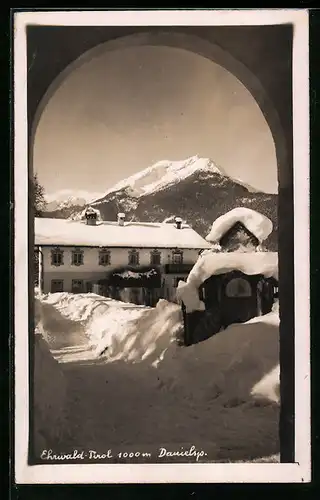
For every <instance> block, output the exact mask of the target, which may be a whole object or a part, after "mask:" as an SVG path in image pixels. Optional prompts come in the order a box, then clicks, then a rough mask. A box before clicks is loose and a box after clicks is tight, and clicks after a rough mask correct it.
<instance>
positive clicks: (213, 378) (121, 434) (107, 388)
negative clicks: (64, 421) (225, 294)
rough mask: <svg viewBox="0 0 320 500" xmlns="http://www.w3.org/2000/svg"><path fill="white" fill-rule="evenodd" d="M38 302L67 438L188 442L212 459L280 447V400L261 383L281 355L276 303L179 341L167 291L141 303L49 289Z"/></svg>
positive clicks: (177, 318) (93, 444)
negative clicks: (63, 397)
mask: <svg viewBox="0 0 320 500" xmlns="http://www.w3.org/2000/svg"><path fill="white" fill-rule="evenodd" d="M39 304H40V307H41V309H42V312H41V316H42V326H43V329H44V330H46V332H47V338H49V339H51V340H50V345H51V350H52V352H53V354H54V356H55V357H56V358H57V359H59V361H60V362H61V363H60V366H61V367H63V370H64V373H65V375H66V377H67V379H68V382H69V385H70V386H71V390H70V392H69V394H70V396H69V397H70V398H71V399H70V401H69V407H70V411H69V414H70V415H72V418H71V420H69V423H68V426H69V427H68V431H69V433H70V435H71V436H73V438H72V439H73V440H71V441H70V446H71V447H72V446H73V447H74V446H76V447H77V448H79V447H80V445H81V446H83V447H84V448H86V449H88V448H90V449H96V450H102V451H103V449H104V447H105V446H108V447H109V446H111V445H112V446H114V447H115V446H119V447H121V446H125V448H126V449H131V448H132V449H133V448H134V446H136V443H140V444H141V445H143V446H144V447H146V449H148V447H152V446H153V447H154V446H163V445H164V443H168V447H169V446H171V447H172V446H173V447H175V448H177V446H178V445H179V446H180V445H181V443H182V444H183V445H184V446H187V445H188V446H189V445H192V444H194V445H196V446H200V445H201V446H202V449H205V450H207V451H208V454H209V455H208V456H209V457H210V459H211V460H242V459H248V460H249V459H253V458H257V457H259V456H260V457H261V456H266V455H272V454H275V453H277V452H278V416H279V415H278V413H279V410H278V403H277V401H276V400H275V398H274V394H273V392H272V390H269V389H270V387H274V385H275V384H274V382H276V375H277V373H276V370H275V367H276V366H277V365H278V362H279V361H278V359H279V352H278V349H279V333H278V324H279V316H278V311H277V308H276V307H275V308H274V310H273V311H272V312H271V313H269V314H268V315H266V316H262V317H259V318H255V320H254V321H253V320H251V321H250V322H248V323H246V324H241V325H232V326H230V327H229V328H227V329H226V330H225V331H223V332H221V333H219V334H217V335H215V336H213V337H211V338H210V339H208V340H206V341H204V342H201V343H199V344H196V345H193V346H190V347H181V346H179V345H178V344H177V343H176V341H175V340H176V338H177V337H178V336H180V334H181V332H182V328H183V325H182V315H181V310H180V308H179V306H177V305H176V304H172V303H169V302H167V301H165V300H160V301H159V303H158V304H157V307H155V308H149V307H145V306H136V305H134V304H127V303H122V302H119V301H115V300H112V299H107V298H104V297H100V296H98V295H95V294H83V295H81V294H79V295H72V294H68V293H57V294H48V295H44V296H42V297H40V299H39ZM39 316H40V315H39ZM85 346H86V347H85ZM73 348H74V349H76V351H75V352H74V353H73V354H72V349H73ZM271 372H272V373H273V375H272V377H271V378H272V379H273V382H272V383H271V384H270V377H269V382H268V374H270V373H271ZM266 376H267V377H266ZM266 380H267V382H266ZM268 388H269V389H268ZM179 446H178V447H179Z"/></svg>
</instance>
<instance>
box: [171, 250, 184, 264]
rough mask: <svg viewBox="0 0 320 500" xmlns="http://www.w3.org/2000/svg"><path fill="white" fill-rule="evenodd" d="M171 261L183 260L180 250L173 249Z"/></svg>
mask: <svg viewBox="0 0 320 500" xmlns="http://www.w3.org/2000/svg"><path fill="white" fill-rule="evenodd" d="M172 262H173V264H182V262H183V252H182V250H174V251H173V252H172Z"/></svg>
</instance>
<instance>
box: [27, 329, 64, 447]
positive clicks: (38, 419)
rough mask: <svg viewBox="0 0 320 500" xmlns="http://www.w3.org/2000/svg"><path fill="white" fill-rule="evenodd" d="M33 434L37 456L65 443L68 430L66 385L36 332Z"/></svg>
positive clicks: (47, 349) (45, 345)
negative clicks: (66, 430)
mask: <svg viewBox="0 0 320 500" xmlns="http://www.w3.org/2000/svg"><path fill="white" fill-rule="evenodd" d="M33 389H34V393H33V394H34V400H33V410H34V412H33V431H34V440H35V442H34V445H35V450H36V453H37V452H39V451H41V450H43V449H45V448H47V447H50V445H51V444H52V443H53V442H55V443H56V442H62V441H63V438H64V437H65V436H64V435H65V428H66V417H67V416H66V399H67V393H66V391H67V386H66V380H65V377H64V374H63V372H62V370H61V368H60V366H59V364H58V363H57V361H56V360H55V359H54V358H53V357H52V354H51V352H50V350H49V348H48V344H47V343H46V342H45V340H44V339H43V337H42V335H41V334H39V333H37V334H36V335H35V342H34V376H33Z"/></svg>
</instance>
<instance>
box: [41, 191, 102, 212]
mask: <svg viewBox="0 0 320 500" xmlns="http://www.w3.org/2000/svg"><path fill="white" fill-rule="evenodd" d="M101 195H102V194H101V193H97V192H89V191H84V190H77V191H76V190H73V189H61V190H60V191H56V192H53V193H48V194H46V196H45V200H46V202H47V206H46V212H47V216H54V217H58V216H59V217H65V216H67V217H69V215H70V214H72V213H74V212H77V211H79V209H80V208H81V207H85V206H86V205H88V204H89V203H91V201H93V200H96V199H97V198H100V197H101Z"/></svg>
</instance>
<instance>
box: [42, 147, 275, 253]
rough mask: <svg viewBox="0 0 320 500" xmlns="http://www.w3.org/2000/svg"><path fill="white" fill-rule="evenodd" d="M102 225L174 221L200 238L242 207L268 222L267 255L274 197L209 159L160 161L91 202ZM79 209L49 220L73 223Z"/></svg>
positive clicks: (271, 244) (271, 242)
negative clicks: (121, 217)
mask: <svg viewBox="0 0 320 500" xmlns="http://www.w3.org/2000/svg"><path fill="white" fill-rule="evenodd" d="M91 206H94V207H95V208H97V209H98V210H99V211H100V213H101V216H102V218H103V219H104V220H116V218H117V213H118V212H124V213H125V214H126V216H127V217H128V219H130V220H136V221H150V222H156V221H164V220H165V219H168V218H169V220H170V218H171V219H172V216H180V217H181V218H182V219H183V220H185V221H187V223H188V224H190V225H191V226H192V227H193V228H194V229H195V230H196V231H197V232H198V233H199V234H201V235H202V236H204V237H205V236H206V235H207V234H208V231H209V229H210V227H211V224H212V221H213V220H215V219H216V218H217V217H219V216H221V215H223V214H224V213H226V212H228V211H229V210H231V209H233V208H235V207H238V206H244V207H247V208H251V209H253V210H256V211H258V212H261V213H262V214H264V215H266V216H267V217H269V218H270V219H271V221H272V223H273V227H274V231H273V233H272V235H271V236H270V238H269V240H268V241H269V243H267V244H269V248H270V250H275V249H276V247H277V236H276V233H277V195H275V194H267V193H261V192H258V191H256V190H255V189H254V188H253V187H251V186H249V185H247V184H244V183H243V182H242V181H240V180H237V179H232V178H230V177H229V176H228V175H227V174H226V172H225V171H224V170H223V169H222V168H221V167H220V166H217V165H216V164H215V163H214V162H213V161H212V160H211V159H210V158H201V157H200V156H192V157H190V158H187V159H186V160H183V161H169V160H164V161H160V162H157V163H155V164H154V165H152V166H150V167H148V168H146V169H144V170H142V171H140V172H138V173H137V174H134V175H133V176H131V177H129V178H127V179H124V180H122V181H121V182H118V183H117V184H116V185H115V186H113V187H112V188H109V189H108V190H107V191H106V192H105V193H104V194H103V195H102V196H101V195H100V196H98V197H97V198H96V199H95V200H93V201H91ZM83 208H84V206H83V205H82V206H79V209H78V210H76V207H73V208H72V209H70V208H68V209H67V208H65V209H62V210H59V215H58V214H57V215H54V214H51V215H50V216H57V217H70V218H79V216H81V215H80V214H81V212H82V211H83Z"/></svg>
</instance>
